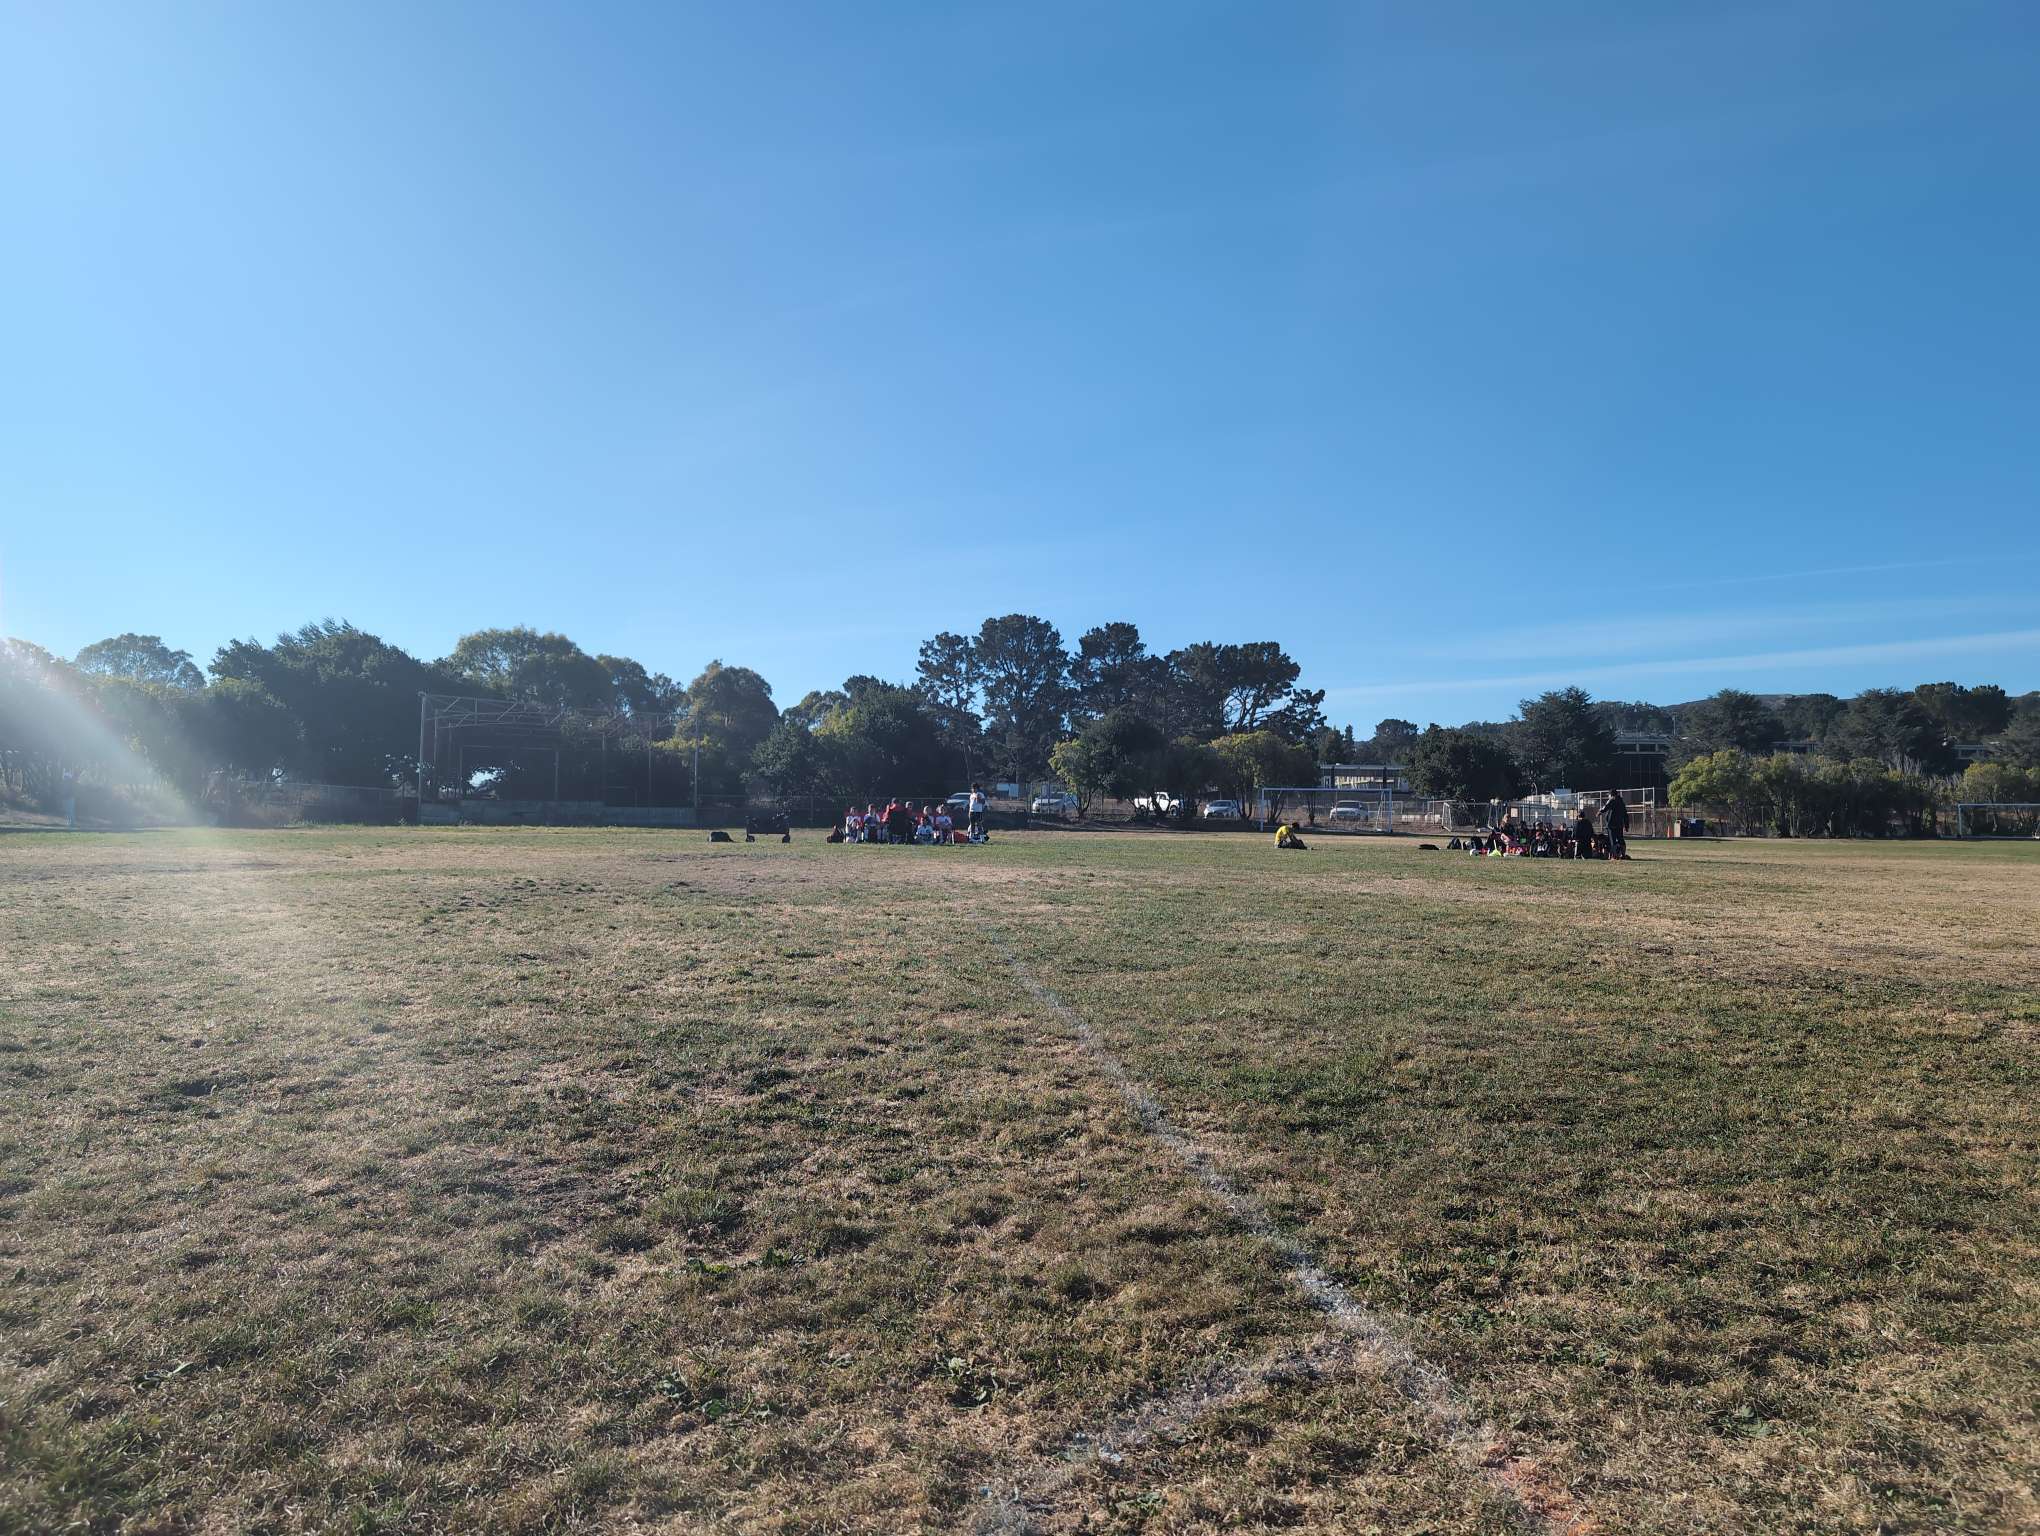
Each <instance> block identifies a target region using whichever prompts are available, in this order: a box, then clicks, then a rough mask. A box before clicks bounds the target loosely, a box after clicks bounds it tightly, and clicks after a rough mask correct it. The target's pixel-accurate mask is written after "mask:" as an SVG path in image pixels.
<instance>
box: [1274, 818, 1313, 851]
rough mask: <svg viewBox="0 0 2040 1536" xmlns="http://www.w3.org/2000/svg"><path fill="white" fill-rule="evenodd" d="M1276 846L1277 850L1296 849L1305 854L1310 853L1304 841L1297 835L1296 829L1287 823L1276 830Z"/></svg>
mask: <svg viewBox="0 0 2040 1536" xmlns="http://www.w3.org/2000/svg"><path fill="white" fill-rule="evenodd" d="M1275 846H1276V847H1277V848H1295V849H1299V850H1301V851H1304V852H1308V851H1309V850H1308V849H1307V848H1306V847H1305V845H1304V841H1303V839H1302V838H1300V837H1298V836H1297V835H1296V828H1294V827H1292V826H1291V825H1290V824H1289V823H1288V822H1286V821H1285V822H1283V823H1282V825H1281V826H1279V827H1277V828H1276V829H1275Z"/></svg>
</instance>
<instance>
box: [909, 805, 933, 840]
mask: <svg viewBox="0 0 2040 1536" xmlns="http://www.w3.org/2000/svg"><path fill="white" fill-rule="evenodd" d="M914 841H915V842H917V843H932V842H934V841H935V807H934V806H932V805H924V806H922V807H921V814H920V815H919V816H918V817H916V818H915V820H914Z"/></svg>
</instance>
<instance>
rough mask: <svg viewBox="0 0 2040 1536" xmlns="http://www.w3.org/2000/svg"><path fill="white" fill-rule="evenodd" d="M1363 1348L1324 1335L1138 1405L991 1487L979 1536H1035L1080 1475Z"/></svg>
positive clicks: (1332, 1367)
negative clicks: (1041, 1516) (1041, 1518)
mask: <svg viewBox="0 0 2040 1536" xmlns="http://www.w3.org/2000/svg"><path fill="white" fill-rule="evenodd" d="M1358 1348H1359V1344H1358V1341H1356V1340H1354V1339H1351V1338H1346V1337H1343V1336H1331V1337H1325V1336H1320V1337H1319V1338H1317V1339H1315V1340H1313V1341H1312V1342H1311V1343H1310V1344H1308V1345H1306V1346H1305V1347H1304V1348H1302V1349H1299V1350H1290V1351H1287V1352H1285V1353H1282V1354H1279V1355H1275V1356H1273V1357H1271V1358H1269V1359H1266V1360H1263V1361H1261V1362H1260V1363H1259V1364H1257V1365H1232V1366H1215V1367H1213V1368H1212V1369H1210V1370H1208V1371H1205V1372H1203V1373H1201V1374H1199V1375H1197V1376H1194V1377H1192V1378H1191V1379H1190V1380H1189V1381H1187V1382H1185V1383H1184V1384H1183V1385H1182V1386H1180V1387H1178V1388H1177V1389H1176V1390H1175V1391H1173V1392H1171V1393H1169V1394H1167V1395H1166V1396H1163V1397H1151V1398H1149V1399H1148V1400H1147V1401H1145V1402H1143V1403H1137V1404H1135V1405H1134V1406H1133V1407H1132V1408H1130V1409H1128V1410H1127V1411H1126V1412H1125V1413H1124V1414H1122V1415H1121V1416H1120V1417H1119V1418H1117V1419H1115V1420H1114V1421H1113V1422H1112V1424H1111V1425H1110V1426H1109V1427H1108V1428H1106V1429H1105V1430H1103V1431H1102V1432H1101V1433H1099V1434H1097V1435H1083V1434H1080V1435H1077V1436H1074V1437H1073V1438H1072V1439H1071V1440H1070V1441H1069V1443H1068V1444H1066V1445H1065V1446H1064V1447H1063V1448H1062V1450H1061V1451H1060V1452H1058V1453H1057V1454H1056V1455H1055V1457H1054V1458H1053V1459H1052V1460H1050V1461H1048V1462H1046V1463H1045V1464H1044V1465H1043V1466H1041V1467H1040V1469H1039V1470H1037V1471H1036V1472H1034V1473H1033V1474H1032V1475H1031V1476H1028V1477H1025V1478H1022V1479H1020V1480H1019V1481H1017V1482H1014V1483H1011V1484H1008V1485H1006V1486H1004V1487H997V1488H986V1489H985V1490H984V1495H985V1501H986V1507H985V1510H984V1513H983V1514H982V1515H981V1516H980V1517H979V1519H978V1522H977V1527H976V1530H977V1536H1030V1533H1031V1532H1033V1531H1034V1530H1035V1529H1036V1526H1035V1516H1036V1514H1037V1512H1038V1511H1040V1510H1041V1509H1042V1508H1043V1507H1044V1506H1047V1505H1052V1504H1054V1503H1055V1502H1056V1500H1058V1499H1060V1498H1061V1497H1062V1496H1063V1495H1064V1494H1066V1493H1068V1491H1069V1489H1070V1485H1071V1484H1072V1483H1074V1482H1075V1481H1076V1480H1077V1477H1078V1475H1079V1474H1080V1473H1082V1472H1083V1471H1085V1470H1086V1469H1087V1468H1089V1467H1091V1466H1092V1465H1094V1464H1097V1463H1103V1464H1105V1465H1107V1466H1113V1465H1117V1464H1118V1462H1119V1461H1120V1460H1122V1459H1123V1458H1124V1456H1125V1455H1126V1453H1127V1452H1128V1451H1134V1450H1138V1449H1139V1448H1140V1447H1142V1446H1144V1445H1146V1444H1147V1443H1149V1442H1150V1441H1152V1440H1155V1439H1158V1438H1162V1437H1166V1436H1169V1435H1173V1434H1178V1433H1181V1432H1183V1431H1185V1430H1187V1429H1188V1428H1189V1427H1190V1426H1191V1425H1192V1424H1194V1423H1195V1422H1196V1421H1197V1420H1199V1419H1201V1418H1203V1417H1204V1416H1205V1415H1206V1414H1210V1413H1216V1412H1217V1411H1218V1410H1219V1409H1221V1408H1230V1407H1231V1406H1232V1405H1233V1404H1235V1403H1239V1402H1243V1401H1245V1400H1246V1399H1247V1398H1249V1397H1251V1396H1252V1395H1253V1394H1254V1393H1255V1392H1257V1391H1258V1390H1260V1389H1261V1388H1262V1387H1271V1386H1284V1385H1287V1384H1289V1383H1292V1382H1299V1381H1316V1380H1319V1379H1320V1378H1322V1377H1326V1376H1331V1375H1336V1374H1338V1373H1339V1372H1341V1371H1344V1370H1348V1369H1351V1367H1352V1364H1353V1356H1354V1353H1355V1351H1356V1350H1357V1349H1358Z"/></svg>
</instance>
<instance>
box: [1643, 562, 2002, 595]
mask: <svg viewBox="0 0 2040 1536" xmlns="http://www.w3.org/2000/svg"><path fill="white" fill-rule="evenodd" d="M1975 563H1976V562H1975V561H1973V560H1888V561H1885V562H1883V563H1881V564H1878V565H1828V566H1820V567H1817V568H1816V569H1814V570H1810V571H1764V572H1761V573H1759V574H1757V575H1753V576H1712V577H1708V578H1707V579H1705V580H1702V581H1666V582H1660V583H1658V584H1656V585H1655V586H1648V587H1638V588H1637V589H1636V590H1637V591H1639V592H1693V591H1697V590H1699V589H1700V588H1703V587H1747V586H1754V585H1756V584H1758V583H1760V582H1769V581H1815V580H1818V579H1820V578H1821V577H1825V576H1870V575H1875V574H1877V573H1879V572H1883V571H1932V570H1940V569H1942V568H1944V567H1947V566H1951V565H1969V566H1974V564H1975Z"/></svg>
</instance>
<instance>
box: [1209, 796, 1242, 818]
mask: <svg viewBox="0 0 2040 1536" xmlns="http://www.w3.org/2000/svg"><path fill="white" fill-rule="evenodd" d="M1204 819H1205V820H1206V821H1238V820H1239V819H1240V803H1239V801H1237V800H1207V801H1205V802H1204Z"/></svg>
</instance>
